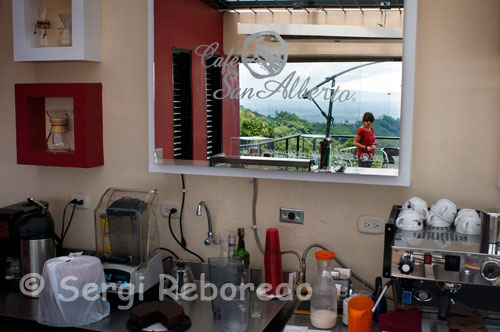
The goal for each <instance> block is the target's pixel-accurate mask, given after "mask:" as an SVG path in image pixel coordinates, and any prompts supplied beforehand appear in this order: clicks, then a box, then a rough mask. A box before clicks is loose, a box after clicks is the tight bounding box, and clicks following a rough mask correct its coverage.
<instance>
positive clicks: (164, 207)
mask: <svg viewBox="0 0 500 332" xmlns="http://www.w3.org/2000/svg"><path fill="white" fill-rule="evenodd" d="M172 209H176V210H177V211H176V212H175V213H172V217H179V214H180V211H181V210H180V207H179V205H177V204H174V203H169V202H163V203H161V206H160V213H161V215H162V216H164V217H167V218H168V215H169V214H170V210H172Z"/></svg>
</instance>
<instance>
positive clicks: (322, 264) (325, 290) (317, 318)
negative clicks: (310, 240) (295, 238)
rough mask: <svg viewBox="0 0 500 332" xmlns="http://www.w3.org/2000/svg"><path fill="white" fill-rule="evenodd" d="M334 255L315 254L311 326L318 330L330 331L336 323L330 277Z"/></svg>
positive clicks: (335, 294) (326, 252)
mask: <svg viewBox="0 0 500 332" xmlns="http://www.w3.org/2000/svg"><path fill="white" fill-rule="evenodd" d="M334 257H335V253H333V252H331V251H327V250H321V251H318V252H316V260H317V261H318V276H317V277H316V281H315V282H314V285H313V287H312V297H311V324H312V325H313V326H314V327H316V328H318V329H330V328H332V327H334V326H335V324H336V323H337V289H336V287H335V283H334V282H333V278H332V275H331V271H332V267H333V258H334Z"/></svg>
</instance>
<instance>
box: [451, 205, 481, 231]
mask: <svg viewBox="0 0 500 332" xmlns="http://www.w3.org/2000/svg"><path fill="white" fill-rule="evenodd" d="M454 224H455V227H456V231H457V233H461V234H468V235H479V234H481V218H479V215H478V214H477V212H476V211H475V210H473V209H461V210H460V211H459V212H458V214H457V217H456V218H455V222H454Z"/></svg>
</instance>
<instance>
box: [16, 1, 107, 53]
mask: <svg viewBox="0 0 500 332" xmlns="http://www.w3.org/2000/svg"><path fill="white" fill-rule="evenodd" d="M12 17H13V20H12V22H13V31H14V61H75V60H80V61H100V59H101V1H100V0H12Z"/></svg>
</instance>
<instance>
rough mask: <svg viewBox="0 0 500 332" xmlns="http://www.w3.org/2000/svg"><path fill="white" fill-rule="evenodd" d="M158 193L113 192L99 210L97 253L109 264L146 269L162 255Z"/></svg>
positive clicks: (111, 190) (96, 216)
mask: <svg viewBox="0 0 500 332" xmlns="http://www.w3.org/2000/svg"><path fill="white" fill-rule="evenodd" d="M158 211H159V203H158V193H157V191H156V190H151V191H149V192H148V191H140V190H130V189H120V188H109V189H108V190H107V191H106V192H105V193H104V195H103V196H102V197H101V200H100V201H99V204H98V206H97V208H96V210H95V223H96V224H95V230H96V251H97V253H98V254H100V255H102V256H103V257H105V260H106V261H107V262H112V263H119V264H125V265H129V266H138V265H140V267H141V268H146V267H147V265H148V262H149V260H150V259H151V258H152V257H153V256H154V255H155V254H156V253H157V252H158V250H159V249H158V248H159V247H160V245H159V243H160V241H159V230H158V225H157V219H158V213H159V212H158Z"/></svg>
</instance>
